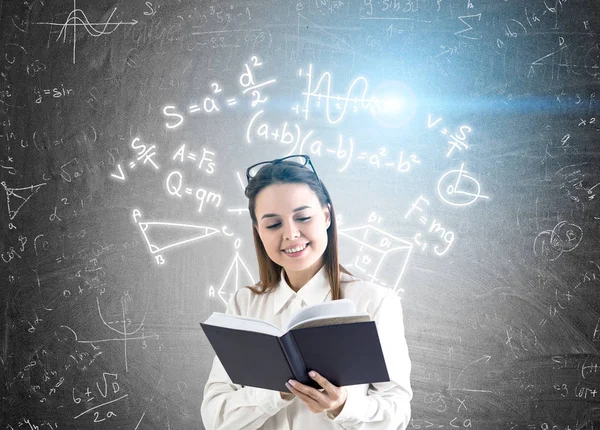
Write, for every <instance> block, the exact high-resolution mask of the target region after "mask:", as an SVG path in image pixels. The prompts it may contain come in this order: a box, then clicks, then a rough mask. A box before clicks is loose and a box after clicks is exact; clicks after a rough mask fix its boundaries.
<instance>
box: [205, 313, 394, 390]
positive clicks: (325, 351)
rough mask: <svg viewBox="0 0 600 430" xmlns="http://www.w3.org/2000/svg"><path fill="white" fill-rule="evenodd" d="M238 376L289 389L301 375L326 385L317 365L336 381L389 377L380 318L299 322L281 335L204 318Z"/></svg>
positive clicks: (244, 382)
mask: <svg viewBox="0 0 600 430" xmlns="http://www.w3.org/2000/svg"><path fill="white" fill-rule="evenodd" d="M200 325H201V326H202V329H203V330H204V333H205V334H206V336H207V338H208V340H209V342H210V344H211V345H212V347H213V349H214V350H215V353H216V354H217V356H218V357H219V360H220V361H221V363H222V364H223V367H224V368H225V370H226V371H227V374H228V375H229V377H230V378H231V380H232V382H233V383H235V384H239V385H247V386H251V387H258V388H266V389H269V390H276V391H284V392H289V390H288V389H287V387H286V386H285V383H286V382H287V380H288V379H296V380H298V381H300V382H301V383H303V384H306V385H310V386H312V387H314V388H321V387H320V386H319V385H318V384H317V383H316V382H315V381H314V380H312V379H311V378H310V377H309V376H308V372H309V371H310V370H316V371H317V372H319V373H320V374H321V375H323V376H324V377H325V378H326V379H327V380H329V381H330V382H331V383H332V384H334V385H336V386H338V387H340V386H344V385H354V384H365V383H374V382H384V381H389V375H388V372H387V367H386V365H385V360H384V357H383V351H382V350H381V344H380V342H379V336H378V334H377V327H376V325H375V322H374V321H368V322H356V323H348V324H335V325H328V326H321V327H308V328H298V329H294V330H291V331H289V332H287V333H285V334H284V335H283V336H281V337H277V336H273V335H268V334H263V333H256V332H252V331H246V330H237V329H230V328H223V327H217V326H212V325H207V324H204V323H200Z"/></svg>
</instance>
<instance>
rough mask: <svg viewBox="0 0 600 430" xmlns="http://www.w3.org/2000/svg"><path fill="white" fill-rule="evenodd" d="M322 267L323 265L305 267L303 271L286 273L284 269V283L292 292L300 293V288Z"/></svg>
mask: <svg viewBox="0 0 600 430" xmlns="http://www.w3.org/2000/svg"><path fill="white" fill-rule="evenodd" d="M322 267H323V263H321V264H319V265H315V267H307V268H306V269H304V270H298V271H289V272H288V271H287V270H285V269H284V271H283V272H284V276H285V281H286V282H287V284H288V285H289V286H290V288H291V289H292V290H294V291H295V292H298V291H300V289H301V288H302V287H304V286H305V285H306V284H307V283H308V281H310V280H311V279H312V278H313V276H315V275H316V274H317V272H318V271H319V270H321V268H322Z"/></svg>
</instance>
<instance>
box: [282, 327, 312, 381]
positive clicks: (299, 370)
mask: <svg viewBox="0 0 600 430" xmlns="http://www.w3.org/2000/svg"><path fill="white" fill-rule="evenodd" d="M279 343H280V344H281V349H282V350H283V353H284V354H285V357H286V358H287V361H288V363H289V365H290V368H291V369H292V373H293V374H294V378H295V379H296V381H299V382H301V383H303V384H306V382H308V379H309V378H308V371H307V370H306V365H305V364H304V359H303V358H302V355H301V354H300V350H298V346H297V345H296V342H295V341H294V337H293V336H292V332H287V333H286V334H284V335H283V336H281V337H280V338H279Z"/></svg>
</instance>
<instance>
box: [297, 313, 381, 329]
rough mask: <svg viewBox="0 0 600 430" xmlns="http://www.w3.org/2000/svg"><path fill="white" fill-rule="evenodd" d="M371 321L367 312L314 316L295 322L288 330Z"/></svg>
mask: <svg viewBox="0 0 600 430" xmlns="http://www.w3.org/2000/svg"><path fill="white" fill-rule="evenodd" d="M365 321H371V316H370V315H369V314H367V313H363V314H354V315H346V316H335V317H327V316H322V317H316V318H311V319H308V320H305V321H301V322H299V323H297V324H296V325H295V326H293V327H292V328H290V330H296V329H301V328H309V327H323V326H326V325H335V324H349V323H356V322H365Z"/></svg>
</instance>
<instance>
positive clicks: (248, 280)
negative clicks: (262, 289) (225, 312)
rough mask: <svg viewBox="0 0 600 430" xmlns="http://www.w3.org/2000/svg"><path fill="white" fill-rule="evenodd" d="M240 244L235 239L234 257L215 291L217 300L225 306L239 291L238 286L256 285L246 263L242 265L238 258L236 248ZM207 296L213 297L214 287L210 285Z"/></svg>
mask: <svg viewBox="0 0 600 430" xmlns="http://www.w3.org/2000/svg"><path fill="white" fill-rule="evenodd" d="M240 243H241V241H240V239H239V238H238V239H236V241H235V250H236V251H235V257H234V258H233V260H232V261H231V264H230V265H229V268H228V269H227V273H226V274H225V278H224V279H223V282H222V283H221V286H220V287H219V289H218V291H217V293H218V294H219V298H220V299H221V300H222V301H223V303H225V304H226V305H227V302H228V301H229V298H230V297H231V296H232V295H233V294H234V293H235V292H236V291H237V290H238V289H239V287H240V286H246V285H254V284H256V282H255V281H254V278H253V277H252V274H251V273H250V269H248V266H246V263H244V260H242V257H240V254H239V253H238V252H237V250H238V248H239V247H240ZM240 265H241V268H240ZM241 269H243V270H241ZM209 295H210V296H211V297H212V296H213V295H214V287H213V286H212V285H211V286H210V288H209Z"/></svg>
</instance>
